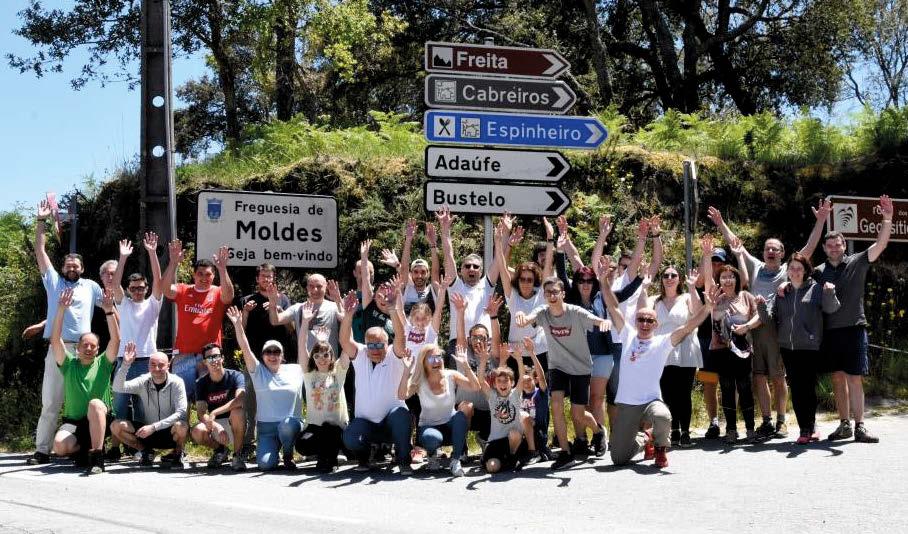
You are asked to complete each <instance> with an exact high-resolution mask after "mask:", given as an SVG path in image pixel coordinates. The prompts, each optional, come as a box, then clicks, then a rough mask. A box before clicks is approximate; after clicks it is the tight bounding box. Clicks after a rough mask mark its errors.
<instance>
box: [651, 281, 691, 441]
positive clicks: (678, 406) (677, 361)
mask: <svg viewBox="0 0 908 534" xmlns="http://www.w3.org/2000/svg"><path fill="white" fill-rule="evenodd" d="M699 275H700V273H699V271H698V270H697V269H694V270H692V271H691V272H690V275H689V276H688V277H687V278H686V280H685V283H686V285H687V287H688V289H689V291H688V292H686V293H685V292H684V285H685V284H682V283H681V272H680V271H679V270H678V269H677V268H676V267H675V266H673V265H669V266H667V267H665V268H664V269H662V272H661V273H660V275H659V293H658V294H657V295H655V296H653V297H647V292H646V290H647V289H648V288H649V286H650V285H651V282H652V279H651V278H650V277H649V276H647V277H646V278H645V279H644V281H643V286H644V292H643V294H642V296H641V297H640V299H638V302H637V309H638V310H640V309H644V308H648V309H654V310H656V319H657V320H658V321H659V326H658V328H656V332H655V335H657V336H658V335H662V334H670V333H672V332H674V331H675V330H676V329H677V328H679V327H682V326H684V325H685V324H686V323H687V321H688V320H690V318H691V317H693V316H695V315H697V312H699V311H700V307H701V306H702V305H703V303H702V302H701V301H700V297H699V296H698V295H697V292H696V289H695V284H696V283H697V277H698V276H699ZM702 365H703V355H702V353H701V350H700V340H699V339H697V336H696V335H693V334H691V335H688V336H686V337H684V338H683V339H682V340H681V342H680V343H678V344H677V345H675V346H674V348H673V349H672V350H671V352H670V353H669V355H668V359H667V360H666V361H665V368H664V369H663V370H662V378H661V380H660V381H659V385H660V387H661V388H662V398H663V400H664V401H665V404H666V405H667V406H668V409H669V410H670V411H671V413H672V433H671V443H672V446H679V445H680V446H681V447H690V446H691V445H692V443H691V440H690V418H691V393H692V392H693V389H694V375H695V374H696V372H697V369H698V368H699V367H701V366H702Z"/></svg>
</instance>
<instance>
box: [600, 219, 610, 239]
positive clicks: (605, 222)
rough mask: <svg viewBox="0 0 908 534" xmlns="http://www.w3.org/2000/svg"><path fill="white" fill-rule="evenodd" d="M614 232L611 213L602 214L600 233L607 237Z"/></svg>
mask: <svg viewBox="0 0 908 534" xmlns="http://www.w3.org/2000/svg"><path fill="white" fill-rule="evenodd" d="M610 233H612V217H611V215H602V216H600V217H599V234H600V235H601V236H602V237H603V238H606V237H608V235H609V234H610Z"/></svg>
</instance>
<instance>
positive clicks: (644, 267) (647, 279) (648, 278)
mask: <svg viewBox="0 0 908 534" xmlns="http://www.w3.org/2000/svg"><path fill="white" fill-rule="evenodd" d="M640 272H641V273H643V276H642V278H643V282H642V283H641V284H640V285H641V286H643V287H649V286H651V285H653V276H652V274H650V271H649V264H648V263H646V262H642V263H640Z"/></svg>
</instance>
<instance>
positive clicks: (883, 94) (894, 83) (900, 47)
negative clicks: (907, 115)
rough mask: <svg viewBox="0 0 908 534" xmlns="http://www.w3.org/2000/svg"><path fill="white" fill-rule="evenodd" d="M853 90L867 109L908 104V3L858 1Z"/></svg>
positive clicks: (850, 71) (898, 0)
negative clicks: (869, 107) (868, 107)
mask: <svg viewBox="0 0 908 534" xmlns="http://www.w3.org/2000/svg"><path fill="white" fill-rule="evenodd" d="M855 8H856V10H855V11H856V16H855V17H854V25H853V27H852V35H851V44H852V47H851V48H849V49H847V50H846V53H847V52H851V53H852V56H851V59H852V61H850V62H849V63H850V65H849V68H848V69H847V72H846V74H847V83H848V86H849V90H850V91H851V92H852V93H853V94H854V96H855V98H857V100H858V101H859V102H860V103H861V105H864V106H874V107H877V108H886V107H901V106H903V105H905V104H906V103H908V0H862V1H859V2H856V4H855Z"/></svg>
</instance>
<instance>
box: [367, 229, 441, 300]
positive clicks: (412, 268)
mask: <svg viewBox="0 0 908 534" xmlns="http://www.w3.org/2000/svg"><path fill="white" fill-rule="evenodd" d="M416 230H417V223H416V220H415V219H407V223H406V225H405V227H404V246H403V250H402V251H401V255H400V259H397V254H396V253H395V251H394V250H391V249H382V251H381V260H380V261H381V262H382V263H383V264H385V265H387V266H389V267H392V268H394V269H396V270H397V276H398V278H399V279H400V281H401V285H403V287H404V289H403V291H402V292H401V298H402V299H403V313H404V315H409V314H410V309H411V308H412V307H413V305H414V304H417V303H423V304H426V305H428V306H429V308H431V310H432V311H434V310H435V309H436V308H438V307H440V306H438V305H437V303H436V301H437V300H438V291H437V289H436V287H435V286H436V284H438V283H439V268H438V236H437V235H436V233H435V226H433V225H432V223H426V241H428V243H429V251H430V256H429V261H426V260H424V259H423V258H416V259H415V260H413V261H412V262H411V261H410V257H411V254H412V251H413V237H414V236H415V235H416Z"/></svg>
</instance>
